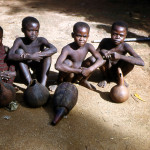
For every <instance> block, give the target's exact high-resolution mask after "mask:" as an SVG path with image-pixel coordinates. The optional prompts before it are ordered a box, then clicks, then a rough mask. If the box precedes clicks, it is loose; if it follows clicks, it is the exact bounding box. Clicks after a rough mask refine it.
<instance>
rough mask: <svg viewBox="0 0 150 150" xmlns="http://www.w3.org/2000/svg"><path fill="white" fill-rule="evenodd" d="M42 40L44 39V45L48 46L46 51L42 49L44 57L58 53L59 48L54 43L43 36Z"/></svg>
mask: <svg viewBox="0 0 150 150" xmlns="http://www.w3.org/2000/svg"><path fill="white" fill-rule="evenodd" d="M41 40H42V45H44V46H45V47H46V48H45V49H44V51H41V55H42V56H43V57H49V56H52V55H53V54H55V53H57V48H56V47H55V46H54V45H53V44H51V43H49V42H48V41H47V39H45V38H41Z"/></svg>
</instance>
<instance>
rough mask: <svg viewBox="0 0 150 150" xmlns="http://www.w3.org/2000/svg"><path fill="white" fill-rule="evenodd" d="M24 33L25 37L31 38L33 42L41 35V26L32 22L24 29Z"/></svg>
mask: <svg viewBox="0 0 150 150" xmlns="http://www.w3.org/2000/svg"><path fill="white" fill-rule="evenodd" d="M22 32H23V33H24V34H25V37H27V38H29V39H30V40H31V41H34V40H35V39H36V38H37V36H38V33H39V24H38V23H34V22H30V23H29V24H27V26H26V28H23V29H22Z"/></svg>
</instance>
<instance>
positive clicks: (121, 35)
mask: <svg viewBox="0 0 150 150" xmlns="http://www.w3.org/2000/svg"><path fill="white" fill-rule="evenodd" d="M126 36H127V31H126V28H125V27H121V26H115V27H114V29H113V30H112V31H111V39H112V41H113V42H114V44H115V45H119V44H121V43H122V42H124V39H125V38H126Z"/></svg>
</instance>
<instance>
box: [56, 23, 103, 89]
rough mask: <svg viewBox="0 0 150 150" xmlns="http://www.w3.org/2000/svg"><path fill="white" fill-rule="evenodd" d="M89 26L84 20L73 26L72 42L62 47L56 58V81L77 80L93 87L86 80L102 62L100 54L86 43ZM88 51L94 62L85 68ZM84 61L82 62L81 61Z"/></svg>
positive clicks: (90, 87) (83, 84)
mask: <svg viewBox="0 0 150 150" xmlns="http://www.w3.org/2000/svg"><path fill="white" fill-rule="evenodd" d="M89 32H90V27H89V25H88V24H87V23H85V22H77V23H76V24H75V25H74V27H73V33H72V37H73V38H74V42H72V43H70V44H68V45H66V46H65V47H63V49H62V51H61V54H60V56H59V57H58V59H57V62H56V65H55V68H56V69H57V70H58V71H60V72H59V78H58V82H59V83H60V82H64V81H65V82H79V84H80V85H82V86H85V87H86V88H89V89H91V90H95V87H94V86H92V85H91V84H89V83H88V82H87V80H88V78H89V77H90V75H91V73H92V72H93V71H94V70H95V69H96V68H98V67H100V66H101V65H103V64H104V62H105V61H104V60H103V59H102V57H101V55H100V54H99V53H98V52H97V51H96V50H95V48H94V47H93V45H91V44H89V43H87V39H88V37H89ZM88 52H90V53H91V54H92V55H93V56H94V57H95V59H96V61H95V63H94V64H93V65H91V66H90V67H88V68H86V66H85V65H84V63H85V62H86V61H84V59H85V57H86V55H87V53H88ZM83 61H84V62H83Z"/></svg>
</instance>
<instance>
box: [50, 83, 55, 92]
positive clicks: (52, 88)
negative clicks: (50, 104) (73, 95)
mask: <svg viewBox="0 0 150 150" xmlns="http://www.w3.org/2000/svg"><path fill="white" fill-rule="evenodd" d="M56 88H57V85H50V86H49V90H50V91H52V92H54V91H55V90H56Z"/></svg>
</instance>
